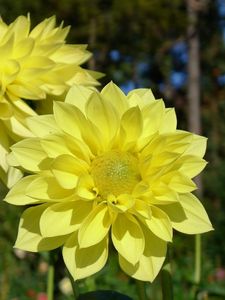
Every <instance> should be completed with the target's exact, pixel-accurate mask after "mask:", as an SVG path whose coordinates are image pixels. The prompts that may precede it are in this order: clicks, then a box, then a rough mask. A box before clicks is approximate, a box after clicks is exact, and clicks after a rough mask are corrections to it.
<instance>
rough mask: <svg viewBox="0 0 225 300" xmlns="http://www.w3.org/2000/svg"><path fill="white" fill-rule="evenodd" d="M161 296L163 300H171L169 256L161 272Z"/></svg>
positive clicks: (171, 287)
mask: <svg viewBox="0 0 225 300" xmlns="http://www.w3.org/2000/svg"><path fill="white" fill-rule="evenodd" d="M161 282H162V296H163V300H173V281H172V272H171V265H170V261H169V256H167V259H166V261H165V264H164V266H163V268H162V271H161Z"/></svg>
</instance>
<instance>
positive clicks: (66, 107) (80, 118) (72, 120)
mask: <svg viewBox="0 0 225 300" xmlns="http://www.w3.org/2000/svg"><path fill="white" fill-rule="evenodd" d="M53 110H54V117H55V121H56V123H57V125H58V126H59V128H60V129H62V130H63V131H64V132H66V133H68V134H70V135H72V136H74V137H76V138H78V139H79V138H80V128H81V127H82V126H84V125H85V124H86V122H85V117H84V115H83V114H82V113H81V111H80V110H79V109H78V108H76V107H75V106H73V105H71V104H68V103H61V102H54V106H53Z"/></svg>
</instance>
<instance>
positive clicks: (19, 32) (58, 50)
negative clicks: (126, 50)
mask: <svg viewBox="0 0 225 300" xmlns="http://www.w3.org/2000/svg"><path fill="white" fill-rule="evenodd" d="M30 23H31V22H30V18H29V17H25V16H20V17H18V18H17V19H16V20H15V21H14V22H12V23H11V24H9V25H7V24H6V23H4V22H3V20H2V19H0V59H1V61H0V157H1V159H0V178H2V179H3V181H5V183H6V184H7V185H8V186H10V185H11V183H12V182H13V181H14V180H12V178H13V177H15V176H17V174H18V172H17V171H13V169H12V168H11V169H10V168H9V167H8V165H7V162H6V159H5V153H7V152H8V145H11V144H12V140H13V141H15V140H18V139H19V138H21V137H27V136H31V133H30V131H29V129H28V128H27V126H26V123H25V119H26V117H27V116H31V115H35V112H34V111H33V110H32V109H31V108H30V107H29V106H28V105H27V103H26V102H25V101H24V100H43V99H46V97H47V96H48V95H54V96H59V95H61V94H63V93H64V92H65V91H67V90H68V88H69V87H70V86H71V85H72V84H74V83H76V84H81V85H86V86H96V85H98V81H97V80H96V79H95V78H94V77H96V78H97V77H98V75H99V74H98V73H96V72H91V71H88V70H85V69H83V68H81V67H80V64H82V63H84V62H85V61H86V60H88V59H89V58H90V56H91V54H90V52H88V51H87V50H86V45H72V44H66V43H65V38H66V36H67V35H68V32H69V27H64V28H63V24H61V25H60V26H59V27H56V20H55V17H51V18H49V19H45V20H44V21H43V22H41V23H40V24H38V25H37V26H36V27H34V28H33V29H32V30H31V29H30V25H31V24H30ZM2 131H3V132H4V133H2ZM5 140H6V142H5ZM10 170H11V171H13V172H10ZM8 172H10V176H11V178H7V175H6V174H7V173H8ZM19 176H20V175H19ZM9 181H11V183H9Z"/></svg>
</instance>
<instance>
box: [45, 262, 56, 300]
mask: <svg viewBox="0 0 225 300" xmlns="http://www.w3.org/2000/svg"><path fill="white" fill-rule="evenodd" d="M54 271H55V270H54V264H53V262H52V261H50V264H49V267H48V285H47V295H48V300H54Z"/></svg>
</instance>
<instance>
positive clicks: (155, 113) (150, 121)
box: [142, 100, 165, 137]
mask: <svg viewBox="0 0 225 300" xmlns="http://www.w3.org/2000/svg"><path fill="white" fill-rule="evenodd" d="M164 114H165V105H164V102H163V101H162V100H156V101H154V102H152V103H151V104H149V105H148V106H146V107H145V108H144V109H143V120H144V123H143V134H142V137H144V136H150V135H151V134H154V133H155V132H157V131H158V130H159V129H160V126H161V123H162V120H163V118H164Z"/></svg>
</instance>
